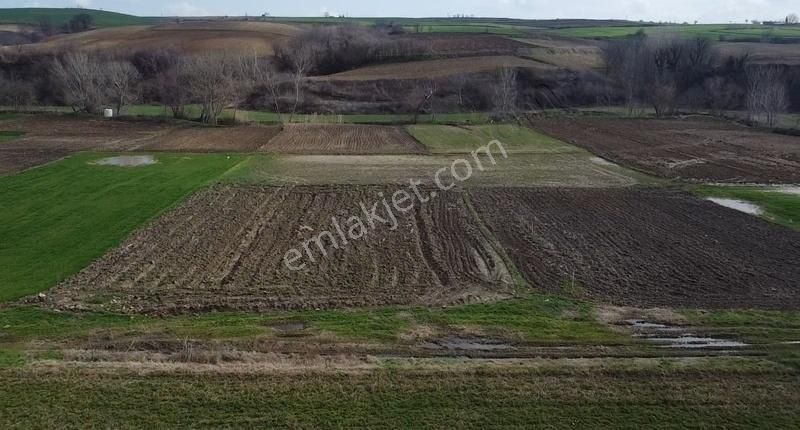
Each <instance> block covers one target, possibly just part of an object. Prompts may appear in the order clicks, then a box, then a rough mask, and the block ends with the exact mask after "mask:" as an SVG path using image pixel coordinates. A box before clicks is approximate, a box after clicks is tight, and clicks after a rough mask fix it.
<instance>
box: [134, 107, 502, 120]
mask: <svg viewBox="0 0 800 430" xmlns="http://www.w3.org/2000/svg"><path fill="white" fill-rule="evenodd" d="M123 114H124V115H132V116H149V117H171V116H172V113H171V112H170V111H169V110H166V109H165V108H164V106H153V105H136V106H128V107H126V108H125V111H124V112H123ZM186 115H187V116H188V117H189V118H195V117H199V115H200V107H199V106H194V105H191V106H187V108H186ZM234 116H235V118H236V121H242V122H261V123H270V124H271V123H278V122H281V121H283V122H293V123H308V122H310V123H345V124H409V123H411V122H413V120H414V115H410V114H341V115H336V114H320V115H317V114H297V115H294V116H290V115H288V114H283V115H278V114H277V113H274V112H262V111H247V110H237V111H234V110H232V109H226V110H224V111H223V112H222V118H223V119H228V120H230V119H233V118H234ZM290 120H291V121H290ZM418 121H419V122H420V123H429V124H485V123H487V122H488V121H489V117H488V115H487V114H485V113H482V112H475V113H440V114H433V115H420V116H419V118H418Z"/></svg>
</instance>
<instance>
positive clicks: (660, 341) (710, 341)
mask: <svg viewBox="0 0 800 430" xmlns="http://www.w3.org/2000/svg"><path fill="white" fill-rule="evenodd" d="M624 323H625V324H626V325H628V326H630V327H631V328H632V329H633V336H634V337H638V338H642V339H644V340H646V341H648V342H651V343H653V344H655V345H656V346H659V347H661V348H686V349H697V348H742V347H745V346H748V344H746V343H744V342H739V341H736V340H730V339H718V338H713V337H707V336H697V335H695V334H693V333H689V332H688V331H687V330H686V329H685V328H683V327H673V326H669V325H666V324H659V323H652V322H648V321H645V320H638V319H634V320H625V321H624Z"/></svg>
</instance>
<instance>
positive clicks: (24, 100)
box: [0, 74, 36, 111]
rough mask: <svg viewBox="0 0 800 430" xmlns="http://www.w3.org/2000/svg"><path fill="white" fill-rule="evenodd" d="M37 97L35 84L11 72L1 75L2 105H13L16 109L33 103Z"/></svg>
mask: <svg viewBox="0 0 800 430" xmlns="http://www.w3.org/2000/svg"><path fill="white" fill-rule="evenodd" d="M35 99H36V95H35V91H34V88H33V84H32V83H30V82H28V81H24V80H22V79H19V78H18V76H16V75H14V74H11V75H9V76H8V78H5V77H3V75H0V105H4V106H11V107H12V108H13V109H14V110H15V111H18V110H20V109H21V108H23V107H24V106H29V105H31V104H33V102H34V100H35Z"/></svg>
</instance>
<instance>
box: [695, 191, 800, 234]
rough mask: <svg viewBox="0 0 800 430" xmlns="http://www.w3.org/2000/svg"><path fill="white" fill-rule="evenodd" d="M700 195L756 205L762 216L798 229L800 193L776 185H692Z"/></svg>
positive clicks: (799, 227) (799, 226)
mask: <svg viewBox="0 0 800 430" xmlns="http://www.w3.org/2000/svg"><path fill="white" fill-rule="evenodd" d="M691 191H693V192H694V193H695V194H697V195H699V196H701V197H719V198H727V199H735V200H742V201H746V202H749V203H753V204H755V205H758V206H759V207H760V208H761V209H762V210H763V211H764V213H763V215H762V216H763V217H764V218H766V219H768V220H770V221H772V222H774V223H777V224H781V225H784V226H786V227H789V228H793V229H795V230H800V195H797V194H791V193H788V192H781V191H780V188H776V187H751V186H715V185H702V186H696V187H692V188H691Z"/></svg>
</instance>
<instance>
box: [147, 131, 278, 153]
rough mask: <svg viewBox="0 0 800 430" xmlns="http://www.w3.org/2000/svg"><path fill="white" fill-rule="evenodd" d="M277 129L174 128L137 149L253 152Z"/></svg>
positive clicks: (275, 133)
mask: <svg viewBox="0 0 800 430" xmlns="http://www.w3.org/2000/svg"><path fill="white" fill-rule="evenodd" d="M280 131H281V128H280V127H278V126H239V127H216V128H209V127H191V128H176V129H174V130H170V131H169V132H168V133H166V134H163V135H160V136H157V137H156V138H154V139H153V141H152V142H151V143H148V144H146V145H144V146H143V147H142V148H141V149H144V150H149V151H177V152H255V151H257V150H258V149H259V148H261V147H262V146H264V145H266V144H267V142H269V141H270V140H271V139H272V138H273V137H275V136H276V135H277V134H278V133H280Z"/></svg>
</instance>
